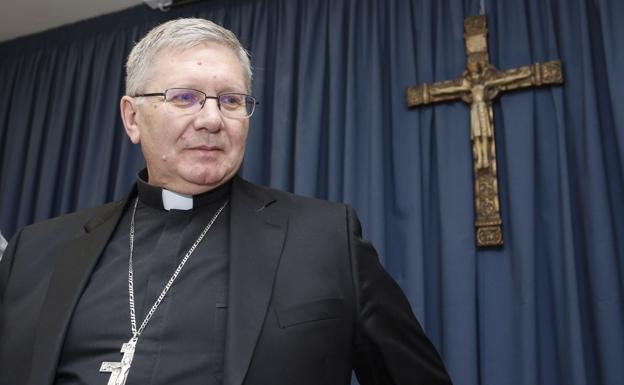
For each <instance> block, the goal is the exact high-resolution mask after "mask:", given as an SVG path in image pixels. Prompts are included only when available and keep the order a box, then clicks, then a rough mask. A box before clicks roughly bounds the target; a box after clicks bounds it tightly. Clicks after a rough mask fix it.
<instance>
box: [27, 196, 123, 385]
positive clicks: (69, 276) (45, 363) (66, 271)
mask: <svg viewBox="0 0 624 385" xmlns="http://www.w3.org/2000/svg"><path fill="white" fill-rule="evenodd" d="M132 195H134V191H133V193H131V194H130V196H132ZM126 203H127V199H126V200H124V201H120V202H116V203H114V204H113V207H111V208H110V209H109V210H107V211H106V212H104V213H103V214H102V215H99V216H96V217H94V218H92V219H91V220H89V221H88V222H87V223H86V224H85V225H84V228H85V233H83V234H81V235H79V236H78V237H77V238H75V239H73V240H71V241H69V242H67V243H66V244H65V247H63V248H62V249H60V253H59V256H58V260H57V262H56V265H55V268H54V272H53V273H52V277H51V279H50V286H49V289H48V292H47V295H46V298H45V299H44V302H43V306H42V308H41V318H40V320H39V324H38V327H37V330H36V335H35V343H34V349H33V360H32V365H31V372H30V379H29V381H28V384H31V385H42V384H46V385H47V384H52V383H53V382H54V374H55V372H56V366H57V364H58V360H59V356H60V352H61V348H62V346H63V340H64V338H65V333H66V331H67V327H68V325H69V321H70V319H71V315H72V313H73V311H74V308H75V307H76V304H77V303H78V299H79V298H80V296H81V294H82V292H83V290H84V287H85V286H86V284H87V282H88V280H89V276H90V275H91V272H92V271H93V269H94V267H95V265H96V263H97V261H98V259H99V257H100V254H101V253H102V251H103V250H104V247H105V246H106V244H107V242H108V240H109V238H110V236H111V234H112V233H113V230H114V229H115V227H116V226H117V222H118V221H119V219H120V217H121V214H122V213H123V209H124V207H125V204H126Z"/></svg>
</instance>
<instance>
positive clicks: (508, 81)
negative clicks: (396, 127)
mask: <svg viewBox="0 0 624 385" xmlns="http://www.w3.org/2000/svg"><path fill="white" fill-rule="evenodd" d="M464 38H465V40H466V54H467V60H466V69H465V70H464V72H463V73H462V76H461V77H460V78H459V79H455V80H445V81H441V82H436V83H433V84H427V83H424V84H422V85H420V86H412V87H408V88H407V90H406V101H407V106H408V107H416V106H420V105H423V104H429V103H435V102H441V101H444V100H452V99H461V100H463V101H464V102H466V103H468V104H470V139H471V141H472V156H473V160H474V178H475V185H474V191H475V227H476V240H477V246H478V247H487V246H502V244H503V232H502V228H501V226H502V220H501V216H500V205H499V198H498V182H497V176H496V144H495V141H494V119H493V113H492V100H494V99H495V98H496V96H498V94H499V93H500V92H501V91H508V90H514V89H518V88H526V87H531V86H541V85H545V84H561V83H563V75H562V72H561V62H560V61H558V60H553V61H549V62H546V63H535V64H533V65H528V66H524V67H519V68H513V69H509V70H504V71H501V70H499V69H497V68H496V67H494V66H493V65H491V64H490V58H489V55H488V47H487V19H486V17H485V15H481V16H473V17H469V18H467V19H466V20H464Z"/></svg>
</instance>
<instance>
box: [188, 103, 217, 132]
mask: <svg viewBox="0 0 624 385" xmlns="http://www.w3.org/2000/svg"><path fill="white" fill-rule="evenodd" d="M223 124H224V121H223V115H222V114H221V111H220V110H219V106H218V105H217V100H215V99H206V101H205V102H204V106H203V107H202V108H201V110H199V111H198V112H197V115H196V116H195V125H194V127H195V129H196V130H208V131H209V132H218V131H219V130H220V129H221V128H223Z"/></svg>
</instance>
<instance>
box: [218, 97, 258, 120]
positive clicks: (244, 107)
mask: <svg viewBox="0 0 624 385" xmlns="http://www.w3.org/2000/svg"><path fill="white" fill-rule="evenodd" d="M219 105H220V106H221V112H222V113H223V115H225V116H231V117H245V116H251V114H253V111H254V108H255V107H256V99H254V98H253V96H249V95H245V94H222V95H219Z"/></svg>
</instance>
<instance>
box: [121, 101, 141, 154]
mask: <svg viewBox="0 0 624 385" xmlns="http://www.w3.org/2000/svg"><path fill="white" fill-rule="evenodd" d="M137 108H138V104H137V103H136V100H134V99H133V98H131V97H130V96H128V95H124V96H123V97H122V98H121V101H120V102H119V109H120V110H121V120H122V121H123V125H124V128H125V129H126V134H127V135H128V137H130V140H131V141H132V143H134V144H139V143H141V131H140V129H139V125H138V123H137Z"/></svg>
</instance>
